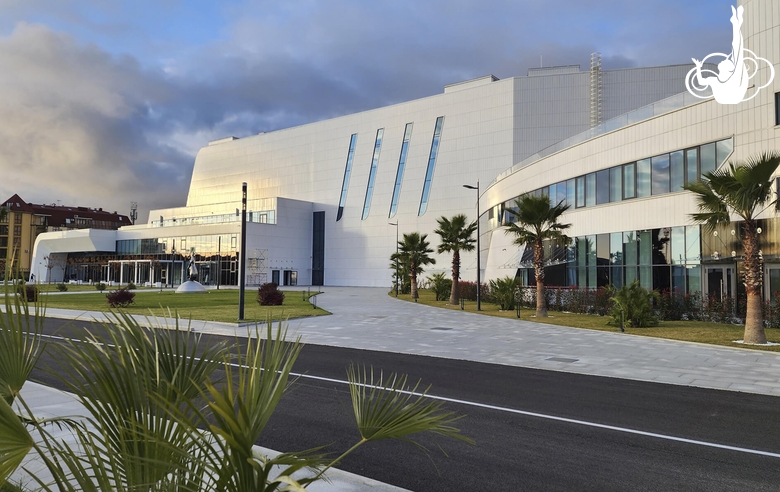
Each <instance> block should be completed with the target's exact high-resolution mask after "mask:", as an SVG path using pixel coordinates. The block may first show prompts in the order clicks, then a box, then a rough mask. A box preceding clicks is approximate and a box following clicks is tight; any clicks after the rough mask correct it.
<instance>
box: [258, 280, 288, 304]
mask: <svg viewBox="0 0 780 492" xmlns="http://www.w3.org/2000/svg"><path fill="white" fill-rule="evenodd" d="M257 302H258V303H259V304H260V305H261V306H281V305H282V304H283V303H284V292H282V291H280V290H279V286H278V285H276V284H275V283H273V282H268V283H267V284H263V285H261V286H260V288H259V289H257Z"/></svg>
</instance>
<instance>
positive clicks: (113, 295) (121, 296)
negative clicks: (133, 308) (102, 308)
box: [106, 289, 135, 308]
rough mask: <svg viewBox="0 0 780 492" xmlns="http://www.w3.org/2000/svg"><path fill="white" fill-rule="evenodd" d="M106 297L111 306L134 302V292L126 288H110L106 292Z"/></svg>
mask: <svg viewBox="0 0 780 492" xmlns="http://www.w3.org/2000/svg"><path fill="white" fill-rule="evenodd" d="M106 299H108V305H109V306H111V307H112V308H122V307H127V306H129V305H130V304H135V292H132V291H130V290H128V289H117V290H112V291H111V292H109V293H108V294H106Z"/></svg>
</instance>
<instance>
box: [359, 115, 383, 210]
mask: <svg viewBox="0 0 780 492" xmlns="http://www.w3.org/2000/svg"><path fill="white" fill-rule="evenodd" d="M384 133H385V130H384V128H380V129H379V130H377V131H376V140H374V156H373V157H372V158H371V170H370V171H369V173H368V184H367V185H366V199H365V201H364V202H363V220H366V217H368V211H369V209H371V197H372V196H373V195H374V181H375V180H376V168H377V165H378V164H379V152H380V151H381V150H382V135H384Z"/></svg>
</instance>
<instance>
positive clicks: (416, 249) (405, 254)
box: [398, 232, 436, 301]
mask: <svg viewBox="0 0 780 492" xmlns="http://www.w3.org/2000/svg"><path fill="white" fill-rule="evenodd" d="M427 239H428V235H427V234H422V235H420V233H418V232H412V233H409V234H404V237H403V239H402V240H401V241H398V259H399V261H401V262H402V263H404V264H405V265H406V267H407V268H408V270H409V280H410V283H411V293H412V299H414V300H415V301H416V300H417V297H418V294H417V275H418V274H420V273H422V271H423V266H425V265H433V264H436V260H434V259H433V258H431V257H430V256H429V255H430V254H431V253H433V250H432V249H431V248H430V244H429V243H428V241H427Z"/></svg>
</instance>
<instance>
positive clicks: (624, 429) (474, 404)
mask: <svg viewBox="0 0 780 492" xmlns="http://www.w3.org/2000/svg"><path fill="white" fill-rule="evenodd" d="M41 337H43V338H53V339H57V340H65V341H76V342H88V341H86V340H81V339H77V338H65V337H60V336H56V335H43V334H42V335H41ZM230 365H231V366H233V367H239V365H238V364H233V363H231V364H230ZM290 375H291V376H294V377H299V378H308V379H314V380H317V381H326V382H329V383H338V384H345V385H348V384H349V381H345V380H342V379H334V378H326V377H323V376H313V375H311V374H303V373H293V372H291V373H290ZM362 386H366V387H368V388H373V387H374V386H372V385H362ZM399 392H400V393H404V394H409V395H413V396H423V397H425V398H430V399H432V400H440V401H445V402H449V403H457V404H460V405H467V406H472V407H478V408H486V409H488V410H496V411H499V412H506V413H513V414H517V415H525V416H528V417H536V418H540V419H547V420H554V421H557V422H566V423H568V424H576V425H584V426H586V427H594V428H597V429H606V430H611V431H615V432H623V433H626V434H634V435H639V436H645V437H654V438H656V439H664V440H667V441H675V442H682V443H686V444H694V445H697V446H704V447H709V448H716V449H725V450H728V451H736V452H739V453H748V454H757V455H760V456H769V457H771V458H780V453H773V452H770V451H761V450H759V449H750V448H742V447H738V446H729V445H727V444H718V443H713V442H707V441H699V440H697V439H687V438H685V437H677V436H670V435H667V434H658V433H656V432H647V431H641V430H637V429H629V428H627V427H618V426H614V425H607V424H599V423H597V422H588V421H587V420H578V419H570V418H566V417H558V416H556V415H548V414H544V413H537V412H529V411H526V410H517V409H515V408H508V407H500V406H496V405H488V404H486V403H479V402H474V401H468V400H459V399H457V398H447V397H444V396H436V395H431V394H428V393H419V392H413V391H405V390H399Z"/></svg>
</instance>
